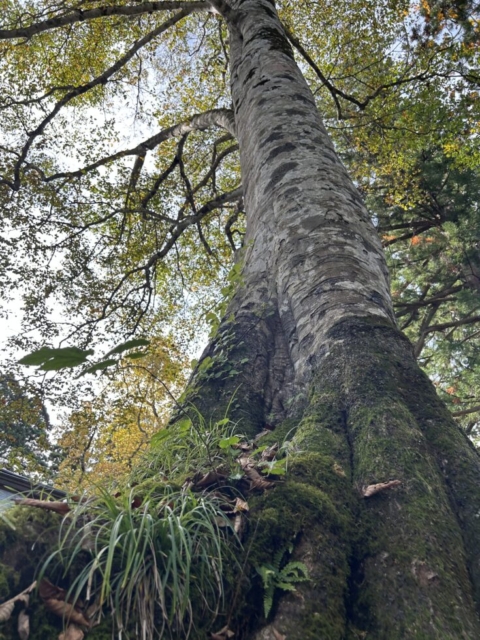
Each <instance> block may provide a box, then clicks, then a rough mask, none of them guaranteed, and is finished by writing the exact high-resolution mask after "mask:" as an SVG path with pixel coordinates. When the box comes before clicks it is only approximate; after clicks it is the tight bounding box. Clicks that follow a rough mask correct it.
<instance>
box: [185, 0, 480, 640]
mask: <svg viewBox="0 0 480 640" xmlns="http://www.w3.org/2000/svg"><path fill="white" fill-rule="evenodd" d="M230 4H231V5H232V9H233V11H232V13H230V14H229V15H228V16H227V19H228V22H229V28H230V35H231V72H232V98H233V105H234V111H235V119H236V126H237V136H238V141H239V147H240V154H241V165H242V174H243V183H244V192H245V206H246V212H247V234H246V239H245V249H244V256H243V260H244V262H243V286H242V287H240V289H239V291H238V292H237V294H236V295H235V297H234V299H233V300H232V303H231V305H230V308H229V311H228V314H227V317H228V318H227V319H226V320H225V321H224V323H223V324H222V326H221V327H220V330H219V332H218V335H217V337H216V338H215V340H213V342H212V344H211V345H209V347H208V349H207V351H206V352H205V354H204V357H206V356H207V355H208V356H209V357H210V358H212V361H211V362H212V364H211V366H210V368H209V370H208V374H207V375H205V373H204V372H203V373H202V372H199V373H198V374H197V376H196V378H194V380H193V382H192V389H196V391H195V392H194V393H195V394H196V402H197V403H198V405H199V406H200V407H201V410H202V411H204V412H208V411H210V412H212V413H214V412H215V410H218V409H219V407H222V406H224V405H225V404H226V403H227V402H228V401H229V400H230V398H231V396H232V394H233V392H234V389H235V388H238V385H239V380H240V381H241V386H240V387H239V389H238V391H237V394H236V406H234V411H235V412H236V413H235V416H236V417H237V418H240V419H241V420H242V422H241V425H240V429H241V430H242V431H245V432H247V433H249V434H251V435H253V434H255V433H256V432H258V431H259V430H260V429H261V428H262V427H263V426H264V424H265V422H269V423H271V424H273V425H274V426H275V425H277V431H278V432H280V431H281V430H282V429H283V431H284V432H285V430H286V429H287V428H288V429H292V427H293V428H295V429H296V432H295V436H294V443H295V447H296V449H297V453H296V454H295V456H294V457H293V461H292V463H291V464H290V466H289V472H288V478H287V480H286V482H285V483H284V484H282V485H281V486H277V488H275V489H274V490H273V491H272V492H269V493H268V494H266V495H264V496H261V497H258V498H257V499H256V500H254V509H253V514H252V518H253V520H254V521H256V524H254V525H253V526H252V530H255V535H254V540H253V542H252V551H251V560H252V562H253V563H257V564H262V563H267V562H269V561H271V558H272V554H273V552H274V551H275V550H278V549H281V548H287V546H288V545H289V543H290V542H291V541H292V540H293V539H295V541H296V549H295V551H294V558H295V559H297V560H301V561H303V562H304V563H305V564H306V565H307V566H308V568H309V573H310V578H311V580H310V581H309V582H307V583H304V584H303V585H301V586H299V587H298V591H297V592H296V593H293V594H291V595H289V596H288V597H285V598H283V599H282V600H281V602H280V603H279V605H278V606H277V608H276V612H275V613H274V617H273V621H272V622H270V623H269V624H267V625H265V626H264V627H263V628H261V629H260V630H256V631H253V632H251V633H252V634H253V635H252V636H251V637H254V638H256V639H260V638H261V639H264V640H268V639H270V638H272V639H275V638H278V637H282V636H283V635H285V636H286V638H287V639H288V640H294V639H297V638H298V639H300V638H301V639H302V640H305V639H307V638H311V639H313V638H315V639H318V638H325V639H332V640H334V639H337V638H338V639H340V638H346V637H347V638H357V637H358V638H363V637H367V638H369V639H372V640H373V639H379V640H380V639H382V640H387V639H388V640H395V639H397V638H409V639H410V638H412V639H413V638H418V639H420V638H422V639H424V638H432V639H439V638H442V639H452V640H453V639H458V638H469V639H473V638H478V637H480V625H479V621H478V617H477V612H476V605H475V602H477V604H478V602H479V601H480V597H479V596H480V561H479V551H480V544H479V543H480V517H479V514H480V464H479V458H478V456H477V454H476V452H475V450H474V449H473V447H472V446H471V445H470V444H469V442H468V441H467V439H466V437H465V436H464V435H463V433H461V432H460V431H459V429H458V428H457V427H456V425H455V423H454V422H453V421H452V419H451V418H450V417H449V415H448V413H447V411H446V409H445V408H444V407H443V405H442V403H441V402H440V401H439V399H438V398H437V396H436V394H435V391H434V389H433V386H432V385H431V383H430V382H429V381H428V380H427V379H426V377H425V376H424V375H423V373H422V372H421V371H420V370H419V368H418V366H417V364H416V362H415V358H414V355H413V351H412V348H411V345H410V344H409V343H408V341H407V340H406V339H405V338H404V337H403V335H402V334H401V333H400V332H399V330H398V329H397V327H396V324H395V319H394V315H393V309H392V303H391V299H390V293H389V281H388V273H387V268H386V264H385V260H384V256H383V254H382V250H381V246H380V242H379V239H378V237H377V235H376V232H375V229H374V227H373V225H372V223H371V221H370V219H369V216H368V213H367V211H366V209H365V207H364V205H363V203H362V200H361V198H360V196H359V194H358V192H357V190H356V188H355V186H354V185H353V183H352V181H351V180H350V178H349V176H348V174H347V172H346V170H345V168H344V166H343V165H342V163H341V162H340V160H339V159H338V157H337V155H336V153H335V150H334V148H333V145H332V143H331V141H330V140H329V137H328V135H327V133H326V131H325V128H324V126H323V123H322V120H321V117H320V115H319V113H318V111H317V109H316V106H315V102H314V98H313V96H312V94H311V92H310V90H309V88H308V86H307V84H306V82H305V80H304V78H303V77H302V74H301V72H300V70H299V68H298V66H297V65H296V63H295V60H294V57H293V53H292V50H291V48H290V46H289V43H288V40H287V38H286V37H285V33H284V30H283V28H282V25H281V23H280V21H279V19H278V16H277V14H276V10H275V8H274V3H273V2H272V1H271V0H235V1H233V2H231V3H230ZM232 318H233V320H232ZM227 361H228V362H229V363H230V364H229V366H230V367H231V366H234V367H235V369H236V370H239V371H240V372H241V374H240V376H237V377H233V378H227V379H228V380H231V382H225V381H223V382H219V379H221V376H216V375H212V374H213V373H214V372H219V371H221V370H222V367H225V363H226V362H227ZM222 399H223V400H222ZM222 402H223V404H222ZM300 411H301V414H302V417H301V418H299V419H297V420H293V421H292V420H287V421H286V422H285V420H286V419H287V418H288V417H289V416H290V417H291V416H292V415H299V412H300ZM282 423H283V426H282ZM391 480H398V481H400V483H401V484H398V483H395V484H394V485H392V486H391V487H390V488H389V489H386V490H385V491H383V492H379V493H377V494H376V495H373V496H372V497H368V498H366V497H364V489H365V487H367V486H370V485H373V484H376V483H383V482H388V481H391ZM365 632H366V633H367V634H368V635H366V636H365Z"/></svg>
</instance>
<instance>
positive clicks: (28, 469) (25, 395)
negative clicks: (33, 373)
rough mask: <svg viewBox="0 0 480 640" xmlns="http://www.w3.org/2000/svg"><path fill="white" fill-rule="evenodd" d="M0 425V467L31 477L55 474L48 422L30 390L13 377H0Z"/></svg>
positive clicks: (32, 391) (53, 453) (38, 400)
mask: <svg viewBox="0 0 480 640" xmlns="http://www.w3.org/2000/svg"><path fill="white" fill-rule="evenodd" d="M0 425H1V436H0V443H1V450H0V464H1V465H2V466H4V467H6V468H7V469H9V470H10V471H15V472H17V473H20V474H25V475H27V476H29V477H31V478H34V477H36V478H40V479H46V478H50V477H51V476H52V474H54V473H55V470H56V467H57V465H58V459H56V455H55V447H54V446H53V444H52V442H51V441H50V440H49V426H50V421H49V417H48V413H47V410H46V409H45V406H44V405H43V404H42V400H41V398H40V397H39V395H38V392H36V389H35V388H34V387H33V388H32V387H22V385H21V384H20V383H19V382H18V381H17V380H15V378H13V376H9V375H3V376H2V377H1V378H0ZM57 453H58V452H57Z"/></svg>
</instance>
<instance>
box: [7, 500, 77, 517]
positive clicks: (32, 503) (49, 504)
mask: <svg viewBox="0 0 480 640" xmlns="http://www.w3.org/2000/svg"><path fill="white" fill-rule="evenodd" d="M14 502H15V504H18V505H20V506H22V507H37V508H38V509H45V510H46V511H54V512H55V513H59V514H60V515H62V516H65V515H67V513H70V511H71V509H70V507H69V506H68V504H67V503H66V502H53V501H51V500H36V499H35V498H14Z"/></svg>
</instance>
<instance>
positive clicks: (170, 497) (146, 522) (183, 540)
mask: <svg viewBox="0 0 480 640" xmlns="http://www.w3.org/2000/svg"><path fill="white" fill-rule="evenodd" d="M221 506H222V505H221V500H220V499H218V498H216V497H215V496H208V495H197V494H194V493H193V492H192V491H190V490H184V491H174V490H173V489H171V488H169V487H163V490H162V491H161V492H158V493H154V492H151V493H150V494H148V495H144V496H143V497H139V496H138V495H137V494H136V492H135V489H132V490H130V491H129V492H125V493H122V494H120V495H116V496H112V495H111V494H110V493H109V492H108V491H105V490H99V492H98V495H97V496H96V497H95V498H94V499H88V500H86V501H85V502H84V503H80V504H78V505H77V506H76V507H75V508H74V510H73V511H72V512H71V514H70V515H69V516H67V517H66V518H65V520H64V522H63V525H62V527H61V530H60V537H59V546H58V549H57V550H56V551H55V552H53V553H52V554H51V555H50V557H49V558H48V560H47V562H46V563H45V565H44V567H43V570H42V572H43V573H45V572H46V571H47V570H51V569H53V568H54V567H56V570H58V566H59V565H60V566H61V567H62V569H63V573H64V576H68V577H69V582H70V584H69V591H68V596H67V599H70V600H71V601H72V602H73V603H80V602H81V601H82V600H83V601H85V603H86V604H88V605H89V606H88V607H83V609H84V611H88V614H89V615H90V616H91V618H90V621H91V624H92V625H96V624H98V623H99V622H100V620H101V619H102V617H103V616H104V615H105V613H109V614H111V616H112V619H113V625H114V628H115V630H116V632H117V633H119V634H120V635H121V637H126V638H128V637H132V636H133V637H138V638H142V640H152V639H153V638H159V637H163V636H167V637H181V638H188V637H189V636H190V635H191V632H192V629H193V618H194V616H193V613H194V610H195V619H196V620H198V619H201V620H202V621H203V622H208V621H210V622H212V621H213V619H214V618H215V617H216V615H217V613H218V610H219V607H220V605H221V603H222V599H223V594H224V586H223V581H222V574H223V564H224V561H225V558H226V557H227V556H228V555H231V552H230V551H229V546H228V544H227V535H226V530H227V528H228V529H230V524H229V521H228V519H227V517H226V516H225V515H224V512H223V511H222V508H221ZM52 565H53V566H52ZM55 572H56V571H55ZM72 576H75V577H74V578H73V579H72Z"/></svg>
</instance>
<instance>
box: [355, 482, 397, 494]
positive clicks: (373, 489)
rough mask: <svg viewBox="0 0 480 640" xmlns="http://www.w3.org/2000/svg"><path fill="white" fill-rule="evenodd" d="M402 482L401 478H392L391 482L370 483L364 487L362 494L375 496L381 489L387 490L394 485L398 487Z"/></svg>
mask: <svg viewBox="0 0 480 640" xmlns="http://www.w3.org/2000/svg"><path fill="white" fill-rule="evenodd" d="M400 484H402V482H401V481H400V480H390V482H379V483H378V484H369V485H368V487H363V489H362V495H363V497H364V498H370V497H371V496H374V495H375V494H376V493H380V492H381V491H386V490H387V489H392V488H393V487H398V485H400Z"/></svg>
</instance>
